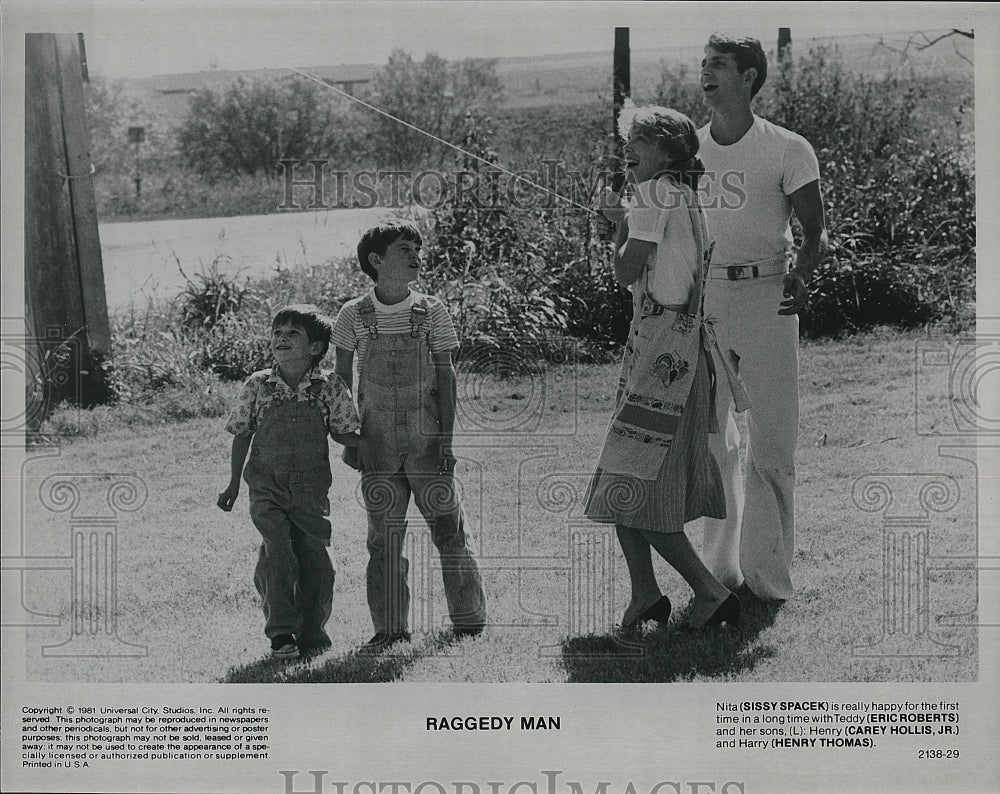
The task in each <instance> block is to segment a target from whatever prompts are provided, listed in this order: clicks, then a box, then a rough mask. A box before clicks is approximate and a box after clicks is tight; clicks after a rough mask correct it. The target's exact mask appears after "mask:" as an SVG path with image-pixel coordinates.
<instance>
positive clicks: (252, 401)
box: [226, 367, 361, 436]
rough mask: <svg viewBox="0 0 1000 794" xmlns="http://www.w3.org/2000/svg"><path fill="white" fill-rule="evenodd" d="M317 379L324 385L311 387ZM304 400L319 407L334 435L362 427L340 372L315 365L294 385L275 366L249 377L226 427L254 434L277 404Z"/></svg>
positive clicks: (242, 432) (235, 434)
mask: <svg viewBox="0 0 1000 794" xmlns="http://www.w3.org/2000/svg"><path fill="white" fill-rule="evenodd" d="M316 382H321V383H322V386H321V387H320V388H319V389H310V386H312V384H314V383H316ZM301 400H305V401H307V402H309V403H310V404H312V405H315V406H317V407H318V408H319V410H320V413H321V414H322V416H323V424H324V425H325V426H326V428H327V431H328V432H329V433H330V435H340V434H342V433H353V432H355V431H356V430H360V429H361V422H360V420H359V419H358V412H357V411H356V410H355V408H354V400H353V399H352V397H351V391H350V389H348V388H347V384H346V383H344V381H343V379H342V378H341V377H340V376H339V375H337V374H336V373H334V372H323V371H321V370H320V369H319V368H318V367H313V368H312V369H310V370H309V371H308V372H307V373H306V374H305V376H304V377H303V378H302V380H300V381H299V384H298V386H296V387H295V389H292V388H291V387H289V386H288V384H287V383H285V381H284V380H282V378H281V377H279V375H278V371H277V368H276V367H274V368H270V369H262V370H260V371H259V372H255V373H253V375H251V376H250V377H249V378H247V381H246V383H244V384H243V388H242V389H241V390H240V394H239V397H238V398H237V399H236V405H234V406H233V410H232V411H231V412H230V414H229V421H227V422H226V430H228V431H229V432H230V433H232V434H233V435H234V436H248V435H252V434H253V433H255V432H257V427H258V426H259V424H260V422H261V420H262V419H263V418H264V415H265V414H266V413H267V411H268V410H269V409H270V408H271V407H272V406H273V405H275V404H277V403H281V402H288V401H301Z"/></svg>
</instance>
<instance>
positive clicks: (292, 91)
mask: <svg viewBox="0 0 1000 794" xmlns="http://www.w3.org/2000/svg"><path fill="white" fill-rule="evenodd" d="M350 128H351V125H350V124H349V123H348V122H347V121H346V115H345V114H338V113H337V112H336V109H335V106H334V104H333V98H332V96H331V94H330V92H328V91H324V89H323V87H322V86H320V85H317V84H315V83H313V82H311V81H307V80H303V79H300V78H298V77H285V78H280V79H267V80H255V81H253V80H245V79H242V78H241V79H239V80H237V81H236V82H235V83H234V84H233V85H231V86H230V87H229V88H227V89H226V90H225V91H222V92H218V91H214V90H212V89H205V90H202V91H199V92H197V93H196V94H194V96H192V98H191V109H190V112H189V113H188V116H187V118H186V119H185V120H184V123H183V124H182V125H181V128H180V131H179V133H178V142H179V144H180V149H181V153H182V155H183V158H184V162H185V163H186V164H187V165H188V166H189V167H191V168H193V169H194V170H196V171H197V172H198V173H200V174H203V175H206V176H210V177H218V176H223V175H226V174H233V173H244V174H251V175H256V174H265V175H274V174H277V173H278V171H277V169H278V162H279V161H280V160H282V159H291V160H309V159H326V158H331V157H333V156H335V155H336V154H337V153H338V151H339V150H340V148H341V142H342V140H343V138H344V137H345V136H346V135H348V134H349V132H348V131H349V130H350Z"/></svg>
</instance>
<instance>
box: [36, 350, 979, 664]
mask: <svg viewBox="0 0 1000 794" xmlns="http://www.w3.org/2000/svg"><path fill="white" fill-rule="evenodd" d="M927 341H928V338H927V336H926V335H925V334H897V333H892V332H884V331H883V332H878V333H875V334H870V335H865V336H859V337H856V338H853V339H848V340H845V341H839V342H831V341H824V342H808V343H804V344H803V346H802V351H801V362H802V366H801V376H800V391H801V395H802V399H801V404H802V411H801V422H800V433H799V449H798V455H797V467H798V490H797V516H798V539H797V551H796V554H795V561H794V568H793V575H794V579H795V581H796V585H797V594H796V596H795V597H794V598H793V599H792V600H791V601H789V602H788V603H787V604H785V605H784V606H783V607H781V608H780V609H775V608H770V607H767V606H766V605H763V604H756V603H754V604H748V605H747V619H746V620H745V621H744V622H743V625H742V626H741V627H740V628H738V629H719V630H715V631H712V632H709V633H705V634H698V635H688V634H683V633H680V632H678V631H677V630H676V629H677V626H676V621H678V620H681V619H683V616H684V611H685V605H686V604H687V602H688V600H689V597H690V591H689V590H688V589H687V586H686V585H685V584H684V582H683V581H682V580H681V579H680V577H679V576H677V575H676V574H675V573H673V571H671V570H669V569H668V568H667V567H666V566H665V565H663V564H662V563H659V564H658V567H657V571H658V577H659V579H660V583H661V587H662V588H663V590H664V592H666V593H667V594H669V595H670V597H671V599H672V600H673V602H674V605H675V613H676V617H674V618H672V619H671V624H670V626H668V627H667V628H666V629H657V630H652V631H647V633H646V634H645V635H643V636H641V637H633V638H621V637H619V636H617V635H616V634H615V633H614V631H613V629H614V624H615V623H617V622H618V621H619V620H620V618H621V613H622V611H623V610H624V608H625V605H626V603H627V600H628V580H627V574H626V571H625V567H624V562H623V560H622V558H621V553H620V551H619V550H618V547H617V542H616V541H615V538H614V533H613V528H611V527H607V526H604V525H598V524H593V523H591V522H589V521H587V520H586V519H585V518H583V517H582V504H581V498H582V494H583V489H584V487H585V485H586V480H587V477H588V476H589V474H590V471H591V467H592V465H593V463H594V461H595V458H596V455H597V453H598V451H599V449H600V445H601V439H602V434H603V431H604V428H605V425H606V421H607V418H608V413H609V411H610V409H611V405H612V398H613V390H614V382H615V377H616V371H617V368H616V366H614V365H607V366H596V365H587V366H582V365H581V366H575V365H567V364H563V365H558V366H556V365H550V366H547V367H542V368H539V369H537V370H536V371H533V372H532V371H530V369H531V368H530V367H529V368H528V370H529V371H528V374H526V375H524V376H523V377H516V378H508V379H504V380H498V379H495V378H493V377H491V376H489V375H488V374H482V375H480V374H478V373H477V372H476V371H474V370H473V371H468V372H466V373H465V374H464V375H462V376H461V383H460V391H459V395H460V396H459V400H460V420H459V421H460V430H461V432H462V435H461V437H460V438H458V439H456V448H457V450H456V451H457V453H458V455H459V458H460V463H459V475H460V484H461V487H462V493H463V498H464V504H465V509H466V518H467V522H468V526H469V529H470V532H471V534H472V535H473V536H474V538H475V542H476V545H477V547H478V554H479V561H480V565H481V567H482V570H483V577H484V582H485V587H486V591H487V596H488V598H489V602H490V603H489V608H490V617H491V625H490V626H489V627H488V628H487V630H486V632H485V633H484V634H483V635H482V636H481V637H479V638H476V639H463V640H462V641H461V642H453V641H451V640H450V639H449V637H448V636H447V632H446V628H447V611H446V609H445V606H444V596H443V593H442V591H441V585H440V572H439V570H438V568H437V558H436V554H435V553H434V549H433V546H432V545H431V544H430V541H429V534H428V532H427V530H426V528H425V527H424V526H423V523H422V521H421V520H420V519H419V517H417V518H416V520H413V521H411V525H410V532H409V535H408V548H409V552H408V555H407V556H408V557H409V558H410V562H411V568H410V583H411V589H412V593H413V616H412V619H411V626H412V628H413V632H414V633H413V640H412V641H411V642H410V643H407V644H404V645H402V646H400V647H399V650H398V652H396V653H393V654H389V655H384V656H382V657H380V658H377V659H369V658H364V657H359V656H358V655H357V654H356V653H355V652H354V649H355V648H356V647H357V645H358V644H360V643H361V642H364V641H365V640H366V639H367V638H368V637H369V636H370V635H371V633H372V630H371V623H370V620H369V616H368V611H367V606H366V603H365V595H364V569H365V563H366V557H367V555H366V552H365V516H364V511H363V509H362V507H361V506H360V504H359V501H358V500H359V495H358V491H357V486H358V478H357V476H356V474H355V473H354V472H352V471H351V470H350V469H348V468H347V467H346V466H344V465H343V464H342V463H340V461H339V459H338V460H336V461H335V462H334V467H333V468H334V484H333V487H332V488H331V491H330V502H331V507H332V515H331V521H332V522H333V526H334V530H333V545H332V547H331V553H332V555H333V557H334V560H335V564H336V568H337V586H336V594H335V600H334V611H333V616H332V618H331V620H330V623H329V625H328V627H327V628H328V633H329V634H330V636H331V638H332V639H333V647H332V648H330V649H329V650H327V651H326V652H323V653H321V654H319V655H315V656H312V657H310V658H308V659H303V660H300V661H298V662H295V663H291V664H289V663H280V664H279V663H275V662H272V661H271V660H270V659H269V658H268V657H267V652H268V646H267V643H266V640H265V638H264V636H263V633H262V627H263V618H262V615H261V613H260V608H259V603H258V598H257V594H256V592H255V590H254V588H253V584H252V581H251V572H252V568H253V565H254V561H255V556H256V547H257V543H258V535H257V533H256V531H255V530H254V528H253V525H252V524H251V522H250V519H249V516H248V513H247V497H246V490H245V487H244V490H243V492H242V493H241V495H240V498H239V500H238V501H237V503H236V507H235V508H234V510H233V512H232V513H229V514H226V513H223V512H221V511H220V510H218V508H216V507H215V500H216V497H217V494H218V492H219V491H220V490H221V489H222V487H223V486H224V485H225V482H226V481H227V479H228V465H229V464H228V454H229V442H230V437H229V436H228V434H226V433H225V432H224V430H223V424H224V420H223V419H220V418H219V417H214V418H194V419H188V420H184V421H175V422H162V421H160V420H159V419H158V415H157V414H156V412H155V411H154V410H153V409H150V408H142V407H138V406H119V407H116V408H113V409H101V410H99V411H93V412H85V413H84V414H73V413H68V412H63V413H62V414H61V415H59V416H57V417H55V420H54V422H53V423H52V428H54V429H56V430H58V429H59V428H62V429H63V430H65V429H67V428H71V429H72V428H75V429H76V432H77V433H78V434H77V435H75V436H62V437H59V438H58V439H57V440H58V442H59V443H58V444H57V445H53V446H50V447H44V446H39V447H33V448H31V449H30V450H29V452H28V456H27V461H26V463H25V466H24V476H23V478H22V488H23V496H22V499H23V505H24V506H23V511H24V519H23V520H24V526H25V527H26V531H25V532H24V553H25V554H26V555H29V556H49V557H57V558H59V557H61V558H62V559H63V560H64V561H65V562H66V564H65V565H64V566H63V567H62V568H61V569H60V568H59V567H58V566H54V569H53V570H47V571H37V572H31V573H27V574H25V575H24V603H25V605H26V606H27V607H28V608H29V609H30V610H32V611H34V612H36V613H39V614H44V615H49V616H57V617H52V618H50V622H51V624H52V625H50V626H47V627H37V626H36V627H32V628H29V629H27V637H28V644H27V647H28V655H29V658H28V662H27V667H28V676H29V678H30V679H32V680H39V681H96V682H112V681H128V682H195V681H209V682H210V681H232V682H272V681H273V682H325V681H331V682H337V681H350V682H354V681H390V680H399V681H432V682H433V681H478V682H507V681H533V682H563V681H623V682H627V681H673V680H692V681H706V680H715V681H719V680H722V681H788V682H793V681H970V680H976V678H977V675H978V663H977V658H978V646H977V641H976V630H975V628H974V627H973V625H974V624H975V623H976V619H975V614H976V607H977V589H976V574H975V570H974V568H973V567H971V566H969V565H965V564H964V563H963V562H962V560H961V559H960V558H963V557H964V558H972V557H974V556H975V554H976V543H977V527H976V495H977V488H976V485H977V483H976V469H975V465H974V463H973V462H971V461H968V460H962V459H961V456H959V457H954V456H947V455H945V454H942V453H941V451H940V450H939V447H941V446H942V444H948V443H957V442H959V441H961V439H960V438H956V437H954V436H952V437H950V438H949V437H945V438H943V439H942V438H941V437H934V436H929V435H920V434H918V433H917V430H918V429H927V428H930V429H932V430H933V429H935V428H936V429H937V431H938V432H947V428H948V426H949V425H948V423H949V422H950V421H951V419H950V416H951V414H950V411H951V408H950V403H949V400H948V391H947V388H946V383H945V382H944V381H943V380H942V379H941V378H939V381H941V382H933V383H930V382H929V381H928V382H925V381H926V379H925V380H920V381H919V382H918V381H917V380H916V379H915V368H916V367H917V366H918V360H919V359H918V358H917V357H916V356H915V352H916V351H917V349H918V348H920V346H921V345H923V344H926V343H927ZM936 342H938V343H940V344H944V345H945V346H948V345H954V343H955V340H948V339H944V340H936ZM939 346H940V345H939ZM921 377H924V375H923V374H921ZM915 384H916V385H915ZM221 388H222V394H217V395H214V397H215V398H216V401H217V402H218V404H225V403H226V402H228V400H229V399H230V398H231V397H232V396H233V394H234V393H235V389H236V386H235V385H226V386H224V387H221ZM915 390H916V391H915ZM218 398H221V399H218ZM915 412H917V414H916V417H915ZM915 418H916V420H917V421H915ZM970 457H971V460H973V461H974V452H973V453H971V455H970ZM51 475H60V476H59V479H62V480H69V481H72V482H73V483H74V486H75V488H76V491H77V492H78V494H79V502H78V503H77V504H76V505H75V506H73V505H69V503H67V502H64V501H61V499H62V498H63V496H64V495H65V493H66V492H65V491H64V490H60V489H52V488H51V487H49V486H51V484H52V482H53V481H52V480H48V481H47V482H46V478H47V477H50V476H51ZM120 475H131V476H133V477H134V478H137V479H138V480H139V481H141V485H144V486H145V489H146V493H147V495H146V498H145V501H142V499H141V498H140V499H139V501H138V502H136V503H135V504H132V505H128V504H126V505H125V506H126V507H132V508H138V509H135V510H134V511H133V512H125V511H124V510H121V511H119V512H118V513H117V523H115V520H112V521H110V522H109V521H105V522H104V526H105V527H110V529H107V528H105V529H100V530H98V534H100V533H101V532H103V533H104V537H105V538H107V537H111V536H113V537H114V538H115V540H116V543H115V549H114V550H115V552H116V555H117V562H116V564H115V565H114V566H112V567H111V568H110V570H111V571H112V572H113V574H114V575H113V576H109V575H106V573H105V572H104V571H103V569H102V568H101V566H102V565H103V564H104V563H103V562H102V561H103V560H106V559H109V558H108V553H109V552H107V551H106V550H102V551H100V552H98V551H96V550H91V549H89V548H88V547H87V546H86V544H84V546H81V547H79V548H78V549H77V551H76V552H75V557H74V560H75V562H74V565H76V566H77V570H78V571H79V572H80V573H79V575H78V576H77V577H76V578H75V579H72V578H71V576H70V574H69V571H68V569H69V567H70V565H69V558H68V557H67V555H68V554H71V553H72V552H70V551H69V550H70V549H72V548H73V545H72V544H71V542H70V538H71V535H72V532H73V527H76V528H77V529H82V532H83V534H82V537H84V538H86V537H88V533H90V532H91V531H93V530H92V527H93V526H94V525H95V522H94V521H91V522H90V523H89V524H88V523H87V522H86V521H84V520H83V519H84V518H85V517H87V516H90V517H92V518H93V517H95V516H113V515H114V514H113V513H112V512H111V511H110V509H109V498H108V493H109V488H110V486H111V485H112V484H113V483H114V482H115V481H116V480H117V479H121V476H120ZM875 475H877V477H876V479H884V480H886V481H887V482H889V487H890V488H891V490H892V494H893V501H892V503H891V505H890V506H889V507H888V508H887V511H886V512H885V513H883V512H866V511H863V510H862V509H861V508H860V507H859V506H858V505H857V504H856V503H855V501H854V499H853V498H852V488H854V487H855V483H856V482H857V481H858V480H859V478H864V477H866V476H875ZM935 475H937V476H936V477H935ZM928 483H929V485H928ZM935 483H937V484H936V485H935ZM942 483H943V484H942ZM925 486H926V487H925ZM140 487H141V486H140ZM921 489H923V490H921ZM40 493H41V496H40ZM46 493H48V495H46ZM860 493H861V492H859V494H860ZM864 493H865V495H866V496H871V495H873V494H874V495H877V493H878V489H877V488H875V489H869V491H866V492H864ZM120 495H121V492H119V496H120ZM125 496H126V498H125V502H126V503H127V494H126V495H125ZM939 497H940V501H938V502H935V501H934V500H935V499H938V498H939ZM43 498H44V499H46V500H47V503H46V504H43V501H42V500H43ZM859 498H860V496H859ZM921 498H923V499H924V500H925V501H924V503H925V505H926V504H929V503H934V505H935V506H936V507H937V508H938V509H939V510H940V512H934V511H931V510H928V509H926V506H925V507H921V504H922V503H921ZM114 501H115V498H114V497H113V498H112V500H111V502H113V503H114ZM117 504H120V502H119V503H117ZM886 516H888V518H887V519H886V518H885V517H886ZM96 523H97V524H99V523H100V522H96ZM887 528H888V529H887ZM889 529H891V532H890V533H889V534H887V532H888V530H889ZM688 532H689V534H690V536H691V537H692V539H693V541H694V542H695V544H696V546H698V545H699V544H700V541H701V532H700V529H699V527H698V525H697V523H695V524H692V525H689V528H688ZM887 538H888V539H889V540H890V541H891V542H892V543H895V544H896V545H895V546H893V547H892V548H893V549H896V551H894V552H893V553H892V554H890V555H889V565H888V566H886V564H885V559H884V555H883V546H884V542H885V540H886V539H887ZM925 552H926V561H925V559H924V553H925ZM88 565H89V566H90V568H87V566H88ZM81 566H82V567H81ZM95 566H96V567H95ZM88 587H95V588H96V589H97V590H99V592H98V593H97V596H96V597H90V596H86V597H85V596H84V595H81V594H83V593H86V592H88V591H87V588H88ZM74 588H75V590H74ZM74 592H76V596H74ZM112 595H116V596H117V600H116V601H112V600H111V596H112ZM81 603H87V604H89V605H91V607H92V608H94V610H95V611H93V612H88V613H87V614H85V615H82V616H81V615H79V614H75V613H74V604H76V606H77V607H79V605H80V604H81ZM94 603H96V604H97V606H96V607H93V604H94ZM74 620H75V621H77V622H75V623H74ZM115 622H116V626H117V635H118V638H119V640H120V641H119V642H118V643H109V642H105V641H104V640H105V639H106V638H107V632H108V631H110V629H109V627H110V626H113V625H114V624H115ZM74 625H75V626H76V632H75V633H74V634H72V637H73V640H74V642H77V641H79V642H81V643H83V644H84V645H85V644H86V641H90V642H91V643H92V646H88V647H97V648H99V649H101V650H100V651H99V652H95V655H89V656H88V655H78V656H67V657H59V656H52V655H51V653H52V651H51V646H56V645H60V644H62V643H65V642H66V641H67V640H68V639H70V637H71V631H72V630H73V626H74ZM88 627H90V628H93V627H99V628H98V629H97V633H98V635H100V636H98V642H97V645H93V642H94V640H93V637H89V638H88V636H87V635H88V631H89V630H90V629H89V628H88ZM102 643H103V644H102ZM46 647H48V648H49V650H46V651H45V653H44V654H43V648H46ZM77 647H81V648H82V647H84V646H83V645H79V646H77ZM111 648H113V649H115V650H114V651H113V652H114V653H120V654H121V655H119V656H114V655H108V651H109V649H111Z"/></svg>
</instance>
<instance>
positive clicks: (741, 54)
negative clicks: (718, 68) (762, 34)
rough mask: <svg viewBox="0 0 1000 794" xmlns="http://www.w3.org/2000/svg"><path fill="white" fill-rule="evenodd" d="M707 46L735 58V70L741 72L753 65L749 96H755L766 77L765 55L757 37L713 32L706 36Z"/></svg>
mask: <svg viewBox="0 0 1000 794" xmlns="http://www.w3.org/2000/svg"><path fill="white" fill-rule="evenodd" d="M708 46H709V47H711V48H712V49H714V50H715V51H716V52H721V53H728V54H729V55H732V56H733V57H734V58H735V59H736V71H738V72H739V73H740V74H743V72H745V71H746V70H747V69H749V68H751V67H753V68H754V69H756V70H757V77H756V79H755V80H754V81H753V85H752V86H751V87H750V97H751V98H753V97H755V96H757V92H758V91H760V89H761V86H763V85H764V81H765V80H766V79H767V56H766V55H765V54H764V48H763V47H762V46H761V44H760V41H759V40H758V39H755V38H752V37H750V36H738V37H737V36H729V35H727V34H725V33H713V34H712V35H711V36H709V37H708Z"/></svg>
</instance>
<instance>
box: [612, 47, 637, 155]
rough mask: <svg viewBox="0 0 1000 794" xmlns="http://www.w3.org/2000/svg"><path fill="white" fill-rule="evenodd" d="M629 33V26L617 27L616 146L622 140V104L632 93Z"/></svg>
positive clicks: (614, 125)
mask: <svg viewBox="0 0 1000 794" xmlns="http://www.w3.org/2000/svg"><path fill="white" fill-rule="evenodd" d="M628 34H629V29H628V28H615V52H614V64H613V67H612V73H611V82H612V86H613V91H614V104H613V108H612V114H613V116H614V117H613V118H612V119H611V140H612V145H613V146H614V147H617V146H618V144H619V143H620V142H621V141H620V139H619V136H618V114H619V113H620V112H621V109H622V105H623V104H625V99H626V97H628V96H629V95H630V94H631V93H632V85H631V82H632V65H631V52H630V50H629V43H628Z"/></svg>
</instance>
